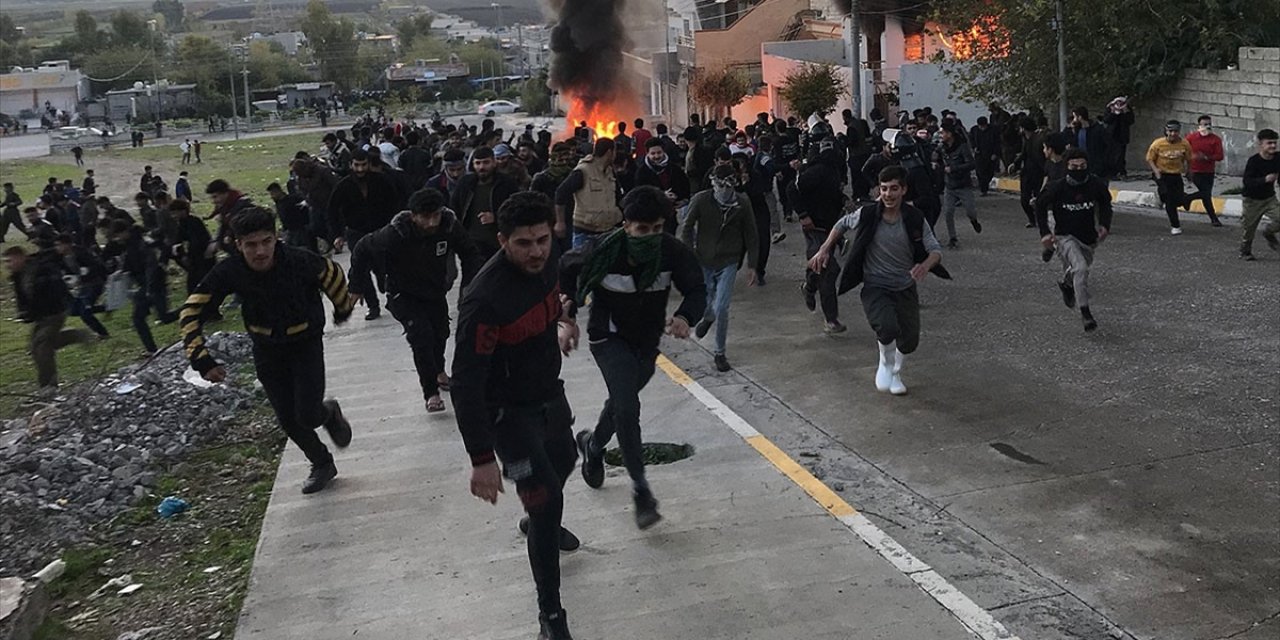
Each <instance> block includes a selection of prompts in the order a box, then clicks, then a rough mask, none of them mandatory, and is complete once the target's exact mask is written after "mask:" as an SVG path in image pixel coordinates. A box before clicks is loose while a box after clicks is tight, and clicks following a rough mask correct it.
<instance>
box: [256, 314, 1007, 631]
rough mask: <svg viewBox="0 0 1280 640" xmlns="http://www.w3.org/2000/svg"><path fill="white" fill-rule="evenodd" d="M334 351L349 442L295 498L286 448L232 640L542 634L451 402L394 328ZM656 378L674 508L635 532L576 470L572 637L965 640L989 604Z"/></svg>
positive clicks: (662, 493)
mask: <svg viewBox="0 0 1280 640" xmlns="http://www.w3.org/2000/svg"><path fill="white" fill-rule="evenodd" d="M326 351H327V353H326V355H327V358H328V374H329V388H330V393H331V394H333V395H335V396H336V397H338V398H340V399H341V401H342V403H343V407H344V410H345V412H346V414H347V416H348V417H349V418H350V419H351V421H352V423H353V427H354V431H355V439H354V441H353V443H352V445H351V447H350V448H349V449H348V450H346V451H343V452H340V453H338V454H337V464H338V467H339V470H340V474H341V475H340V476H339V478H338V480H337V481H336V484H335V485H334V486H333V487H332V488H331V490H329V491H326V492H323V493H320V494H317V495H315V496H303V495H301V494H300V493H299V490H298V488H299V486H300V483H301V482H302V479H303V477H304V476H305V475H306V472H307V467H306V463H305V460H304V459H303V457H302V455H301V453H299V452H298V451H297V450H296V449H294V448H293V447H288V448H287V449H286V450H285V454H284V457H283V460H282V461H281V467H280V473H279V476H278V478H277V482H276V486H275V491H274V493H273V495H272V498H271V503H270V506H269V508H268V510H267V514H266V519H265V522H264V524H263V529H262V537H261V539H260V541H259V544H258V550H257V557H256V560H255V563H254V568H253V576H252V580H251V583H250V587H249V593H248V596H247V598H246V600H245V604H244V608H243V611H242V613H241V619H240V624H239V628H238V630H237V635H236V637H237V638H238V639H239V640H253V639H268V638H269V639H271V640H283V639H287V638H300V639H302V638H305V639H307V640H312V639H316V638H352V637H359V638H374V639H383V638H388V639H390V638H413V639H421V638H492V639H505V638H532V637H534V636H535V635H536V634H537V624H536V615H537V612H536V606H535V603H534V592H533V582H532V579H531V578H530V574H529V567H528V564H527V560H526V557H525V545H524V541H523V539H522V538H521V537H520V535H519V534H518V533H517V531H516V527H515V524H516V521H517V519H518V518H519V516H520V515H521V514H520V511H519V503H518V500H517V499H516V497H515V496H514V491H513V490H512V489H511V488H508V491H507V493H506V494H504V495H503V496H502V498H501V499H500V501H499V503H498V505H497V506H496V507H491V506H489V505H486V504H482V503H480V502H479V501H477V500H476V499H474V498H472V497H470V495H469V493H468V491H467V478H468V476H467V472H468V470H467V462H466V456H465V454H464V452H463V448H462V444H461V441H460V438H459V436H458V433H457V427H456V424H455V422H454V418H453V412H452V409H450V410H449V411H448V412H446V413H444V414H437V415H433V416H430V417H428V416H427V415H426V414H425V412H424V410H423V407H422V401H421V399H420V397H421V396H420V392H419V390H418V388H417V382H416V378H415V377H414V375H413V373H412V361H411V358H410V355H409V352H408V349H407V348H406V347H405V345H404V341H403V337H402V336H401V332H400V328H399V326H398V325H396V324H395V323H394V322H393V321H392V320H390V319H389V318H384V319H382V320H378V321H375V322H364V321H363V320H360V319H358V318H357V319H356V320H354V321H353V322H352V323H350V324H349V325H347V326H344V327H339V328H336V329H333V330H332V331H331V333H330V334H329V336H328V339H327V345H326ZM667 370H668V372H669V373H667V374H664V373H663V371H659V372H658V373H657V374H656V375H655V377H654V379H653V382H652V383H650V385H649V387H648V388H647V389H646V390H645V392H644V403H645V405H644V418H645V436H646V440H649V441H670V442H687V443H691V444H693V445H694V447H696V450H697V453H696V455H694V457H693V458H691V459H689V460H686V461H682V462H678V463H675V464H671V465H666V466H659V467H652V468H651V480H652V484H653V487H654V490H655V492H656V494H657V496H658V498H659V500H661V502H662V507H661V510H662V512H663V514H664V515H665V516H666V520H665V521H664V522H662V523H661V524H659V525H658V526H657V527H655V528H654V529H651V530H649V531H647V532H640V531H637V530H636V528H635V526H634V524H633V521H632V515H631V500H630V492H629V486H628V482H627V481H626V476H625V473H623V472H622V471H621V470H620V469H610V471H609V477H608V479H607V480H606V483H605V487H604V489H602V490H599V491H593V490H591V489H589V488H587V487H586V486H585V485H584V484H583V482H582V480H581V477H580V476H579V475H578V474H577V473H576V472H575V474H574V476H573V477H572V478H571V479H570V481H569V484H568V487H567V489H566V493H567V498H566V502H567V507H566V516H565V524H566V526H568V527H569V528H570V529H572V530H573V531H575V532H576V533H578V534H579V536H581V538H582V539H583V547H582V549H580V550H579V551H577V552H575V553H570V554H564V555H563V556H562V558H563V560H562V566H563V580H564V586H563V595H564V602H565V606H566V608H567V609H568V611H569V620H570V623H571V627H572V628H573V630H574V634H575V637H576V638H579V640H582V639H592V638H637V639H638V638H645V639H658V638H699V639H703V638H725V639H729V638H733V639H735V640H737V639H743V638H760V639H778V638H849V637H856V638H860V639H871V638H886V639H887V638H901V639H903V640H930V639H949V640H959V639H963V638H969V637H972V636H971V635H970V632H969V631H968V630H967V629H966V626H969V627H973V626H974V625H973V620H974V619H981V618H982V616H983V615H984V614H985V612H981V611H980V610H979V611H978V612H977V615H976V618H975V617H974V616H969V617H968V618H966V615H965V612H964V611H963V610H962V609H963V603H964V602H967V599H965V598H963V596H959V594H957V593H955V592H954V590H952V589H950V587H949V585H947V584H945V581H942V580H941V578H940V577H938V576H937V574H935V573H934V572H933V571H931V570H929V569H928V567H927V566H916V567H914V568H913V567H912V563H918V561H916V560H915V559H914V558H912V557H910V556H909V555H908V554H906V553H905V552H902V553H901V554H900V556H898V557H894V555H893V554H892V553H889V554H886V557H890V558H892V559H893V563H892V564H891V562H889V561H886V559H885V558H884V557H881V554H882V553H885V552H884V550H883V549H884V547H882V548H881V552H880V553H877V551H875V550H873V549H872V547H870V546H868V545H867V544H864V543H863V541H862V540H861V539H860V538H859V537H858V535H855V533H854V531H855V530H856V527H857V523H858V522H865V519H861V517H860V516H858V515H857V514H856V513H855V512H853V510H852V509H851V508H849V507H848V505H846V504H844V503H843V502H842V501H840V500H839V499H838V497H836V498H835V501H836V502H835V503H830V502H827V501H824V502H822V504H821V505H820V504H819V502H816V501H815V497H816V498H819V499H821V498H822V497H823V496H824V495H825V494H824V493H823V491H824V490H825V487H824V486H823V485H821V483H820V482H818V481H817V480H815V479H813V478H812V476H808V474H807V472H805V471H804V470H803V469H800V468H799V467H798V465H794V462H791V461H790V459H788V458H786V456H785V454H782V452H781V451H778V450H776V449H771V447H772V445H771V444H770V443H768V441H767V440H764V439H763V436H759V435H756V436H754V437H747V438H746V439H745V440H744V436H749V435H750V432H751V431H752V428H751V427H750V426H749V425H746V423H745V422H742V421H741V419H739V418H737V417H736V415H734V414H732V413H731V412H728V410H727V408H726V407H724V406H723V405H718V406H717V404H716V403H717V401H715V400H714V397H711V396H710V394H709V393H708V392H706V390H705V389H703V388H702V387H701V386H699V385H698V384H697V383H696V382H693V381H692V380H689V379H688V378H686V377H684V375H683V373H682V372H680V371H679V370H678V369H675V368H674V365H669V366H668V367H667ZM563 377H564V379H565V381H566V384H567V388H568V390H569V397H570V401H571V403H572V404H573V406H574V409H575V412H576V413H577V415H578V420H579V424H590V423H591V422H593V416H594V415H595V414H596V413H597V412H598V411H599V408H600V406H601V403H602V401H603V399H604V395H605V392H604V384H603V382H602V380H601V379H600V376H599V373H598V371H597V370H596V368H595V366H594V363H593V362H592V360H591V358H590V355H589V354H588V353H587V352H585V351H582V352H579V353H576V354H574V355H573V356H572V357H570V358H569V359H567V360H566V361H565V366H564V374H563ZM677 382H678V383H679V384H678V383H677ZM730 425H732V428H731V427H730ZM758 452H759V453H758ZM761 454H764V455H761ZM788 463H790V464H791V465H792V466H793V467H794V468H789V467H787V464H788ZM775 465H777V466H776V467H775ZM780 469H781V470H783V471H787V472H788V473H789V475H790V476H791V478H789V477H787V476H784V475H782V474H780V473H779V470H780ZM793 479H794V480H795V482H793ZM802 486H803V487H804V488H803V489H802V488H801V487H802ZM806 491H807V492H808V493H809V494H811V495H813V496H814V497H810V495H806ZM826 493H827V494H830V491H829V490H826ZM831 495H833V496H834V494H831ZM824 507H825V511H824ZM831 514H835V515H839V516H842V517H840V518H839V519H837V518H834V517H832V515H831ZM851 523H852V524H851ZM867 525H868V526H869V523H867ZM850 527H854V529H853V530H851V528H850ZM876 533H877V530H874V527H872V529H871V532H870V535H871V536H874V535H875V534H876ZM862 535H864V536H865V535H868V534H867V531H865V530H864V531H863V532H862ZM883 542H885V543H886V544H887V545H888V548H892V546H893V545H892V541H883ZM918 564H921V565H922V563H918ZM904 565H906V566H905V568H904ZM917 584H919V585H920V586H917ZM922 589H929V590H930V591H931V594H932V595H931V594H930V593H926V592H925V591H924V590H922ZM957 597H958V598H959V600H960V601H961V605H962V606H961V611H960V613H959V614H958V615H959V617H960V618H964V619H966V621H967V622H966V624H962V623H961V622H960V620H959V619H958V618H957V617H956V616H955V615H953V614H952V613H951V612H950V611H948V609H947V608H944V606H943V605H942V604H940V602H943V603H950V604H949V605H948V607H949V608H952V609H955V607H954V606H953V605H954V603H955V602H956V600H957ZM935 598H936V599H935ZM970 604H971V603H970ZM969 613H970V614H972V613H974V612H969ZM988 619H989V618H988ZM980 626H981V625H979V627H980ZM978 632H979V633H980V634H982V635H983V637H1009V636H1008V635H1007V633H1006V632H1004V630H1003V629H1002V628H1000V627H999V626H998V625H996V626H995V627H994V628H987V629H986V631H985V632H984V631H983V630H982V629H978Z"/></svg>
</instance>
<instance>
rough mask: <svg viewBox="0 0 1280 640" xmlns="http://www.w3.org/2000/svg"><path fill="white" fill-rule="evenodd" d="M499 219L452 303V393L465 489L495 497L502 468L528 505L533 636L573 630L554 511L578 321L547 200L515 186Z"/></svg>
mask: <svg viewBox="0 0 1280 640" xmlns="http://www.w3.org/2000/svg"><path fill="white" fill-rule="evenodd" d="M497 224H498V242H499V243H500V246H501V250H500V251H499V252H498V253H496V254H494V256H493V257H492V258H490V259H489V261H488V262H486V263H485V265H484V267H483V268H481V269H480V272H479V273H478V274H476V277H475V278H474V279H473V280H472V281H471V284H470V285H469V286H468V287H467V288H466V289H465V290H463V292H462V298H461V300H459V303H458V331H457V343H456V344H457V347H456V349H455V351H454V358H453V391H452V394H451V395H452V396H453V406H454V411H455V412H456V413H457V419H458V430H459V431H460V432H461V433H462V440H463V442H464V444H465V446H466V450H467V454H468V455H469V456H470V457H471V465H472V470H471V493H472V494H473V495H475V496H476V497H478V498H480V499H482V500H485V501H488V502H491V503H496V502H497V500H498V494H499V493H501V492H502V476H503V475H506V477H507V478H508V479H510V480H512V481H513V482H515V484H516V491H517V493H518V494H519V496H520V501H521V503H522V504H523V505H524V509H525V512H526V513H528V515H529V519H528V524H527V525H526V526H527V527H528V534H529V564H530V565H531V566H532V568H533V581H534V583H535V584H536V585H537V590H538V609H539V612H540V615H539V622H540V624H541V635H539V636H538V637H539V638H546V639H549V640H571V636H570V634H569V627H568V623H567V621H566V619H565V613H564V609H563V608H561V606H560V555H559V550H560V548H568V547H576V543H577V540H576V539H572V534H570V533H568V531H566V530H564V529H563V528H562V527H561V526H560V521H561V518H562V516H563V515H564V493H563V489H564V482H565V480H567V479H568V478H569V474H571V473H573V465H574V463H575V462H576V461H577V457H578V456H577V451H576V450H575V447H574V441H573V431H572V426H573V412H572V410H571V409H570V408H569V401H568V400H567V399H566V398H565V395H564V382H563V381H562V380H560V357H561V354H562V353H568V352H569V350H570V349H572V348H573V346H574V345H575V344H576V343H577V339H578V325H577V324H576V323H574V321H573V320H572V319H571V318H569V317H568V316H567V315H565V314H564V310H563V308H562V305H561V302H560V277H559V271H560V270H559V267H558V265H557V263H556V260H555V258H556V256H555V250H554V242H553V234H552V226H553V225H554V224H555V213H554V210H553V209H552V207H551V201H550V200H548V199H547V197H546V196H544V195H542V194H540V193H534V192H521V193H517V194H515V195H513V196H511V197H510V198H508V199H507V201H506V202H504V203H503V205H502V207H501V208H500V209H499V210H498V217H497ZM495 454H496V455H495ZM496 458H501V460H502V463H503V465H504V467H505V469H504V472H503V473H499V470H498V464H497V461H496ZM566 542H572V543H573V544H566Z"/></svg>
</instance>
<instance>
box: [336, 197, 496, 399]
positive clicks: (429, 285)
mask: <svg viewBox="0 0 1280 640" xmlns="http://www.w3.org/2000/svg"><path fill="white" fill-rule="evenodd" d="M455 255H456V256H458V257H459V258H460V259H461V261H462V286H463V287H466V286H467V284H469V283H470V282H471V278H472V277H473V276H475V273H476V272H477V271H479V270H480V267H481V266H483V265H484V261H483V259H481V257H480V252H479V250H477V249H476V245H475V243H473V242H472V241H471V237H470V236H469V235H468V234H467V230H466V229H463V228H462V223H460V222H458V219H457V218H456V217H455V216H454V214H453V211H451V210H449V209H448V208H446V207H445V206H444V194H442V193H440V192H439V191H437V190H435V189H432V188H430V187H428V188H426V189H422V190H420V191H418V192H416V193H414V194H413V195H412V196H409V209H408V211H401V212H400V213H398V214H396V217H394V218H392V219H391V224H389V225H387V226H385V227H383V228H381V229H379V230H377V231H374V232H373V233H371V234H369V235H367V236H365V237H364V238H363V239H361V240H360V242H359V244H357V245H356V246H355V248H354V249H353V251H352V253H351V293H352V295H353V296H354V298H355V301H356V302H357V303H359V302H360V299H361V297H363V296H364V295H366V294H372V293H373V290H374V289H373V278H372V277H370V272H376V273H382V274H386V281H387V286H386V291H387V310H388V311H390V312H391V316H392V317H394V318H395V319H396V320H398V321H399V322H400V324H401V325H403V326H404V335H405V339H407V340H408V341H409V348H410V350H411V351H412V352H413V366H414V368H415V369H417V371H418V384H419V385H421V386H422V398H423V400H424V401H426V403H427V413H437V412H440V411H444V400H443V399H441V397H440V392H441V391H448V390H449V376H448V374H446V373H445V362H444V349H445V343H446V342H447V341H448V340H449V301H448V300H447V299H446V297H445V296H446V295H448V293H449V285H450V284H451V283H452V279H451V278H450V277H449V266H450V263H451V262H453V260H454V256H455Z"/></svg>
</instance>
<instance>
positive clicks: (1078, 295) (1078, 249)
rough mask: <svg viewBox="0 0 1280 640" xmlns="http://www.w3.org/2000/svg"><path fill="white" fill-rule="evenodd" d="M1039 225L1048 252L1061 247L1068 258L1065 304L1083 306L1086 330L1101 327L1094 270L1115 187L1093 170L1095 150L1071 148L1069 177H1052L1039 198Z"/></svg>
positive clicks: (1063, 286)
mask: <svg viewBox="0 0 1280 640" xmlns="http://www.w3.org/2000/svg"><path fill="white" fill-rule="evenodd" d="M1050 210H1052V211H1053V222H1054V229H1053V231H1050V230H1049V211H1050ZM1036 224H1037V225H1038V226H1039V227H1040V236H1041V237H1040V243H1041V244H1043V245H1044V249H1045V257H1046V258H1048V257H1049V256H1050V254H1051V253H1052V251H1053V250H1054V249H1057V251H1058V257H1059V258H1060V259H1061V260H1062V270H1063V276H1062V281H1061V282H1059V283H1058V288H1059V289H1061V290H1062V303H1063V304H1065V305H1067V308H1068V309H1070V308H1072V307H1075V306H1076V305H1079V308H1080V317H1081V319H1082V320H1083V322H1084V330H1085V331H1093V330H1094V329H1097V328H1098V322H1097V321H1096V320H1094V319H1093V313H1091V312H1090V311H1089V269H1090V267H1092V266H1093V252H1094V250H1095V249H1097V248H1098V243H1100V242H1102V241H1103V240H1106V239H1107V234H1109V233H1111V191H1110V190H1109V189H1107V186H1106V185H1104V184H1103V183H1102V180H1100V179H1098V178H1097V177H1095V176H1093V175H1091V174H1090V173H1089V155H1088V154H1087V153H1085V152H1084V151H1083V150H1080V149H1072V150H1071V151H1068V152H1067V177H1065V178H1063V179H1061V180H1055V181H1053V182H1050V183H1049V184H1048V185H1046V186H1045V188H1044V191H1043V192H1042V193H1041V194H1040V196H1039V197H1038V198H1037V199H1036Z"/></svg>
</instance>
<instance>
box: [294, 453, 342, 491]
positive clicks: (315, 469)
mask: <svg viewBox="0 0 1280 640" xmlns="http://www.w3.org/2000/svg"><path fill="white" fill-rule="evenodd" d="M336 477H338V467H336V466H334V464H333V461H332V460H330V461H329V464H325V465H319V466H317V465H314V464H313V465H311V474H310V475H308V476H307V479H306V480H305V481H304V482H303V483H302V492H303V493H315V492H317V491H320V490H323V489H324V488H325V487H327V486H329V483H330V482H331V481H332V480H333V479H334V478H336Z"/></svg>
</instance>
